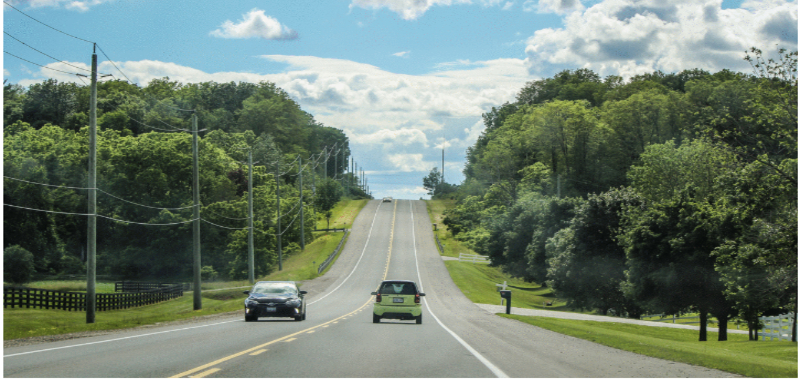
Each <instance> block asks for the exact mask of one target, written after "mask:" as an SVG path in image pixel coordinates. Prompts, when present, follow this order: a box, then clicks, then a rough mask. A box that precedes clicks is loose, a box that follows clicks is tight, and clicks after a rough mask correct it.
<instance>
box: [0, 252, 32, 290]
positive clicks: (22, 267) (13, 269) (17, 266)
mask: <svg viewBox="0 0 800 379" xmlns="http://www.w3.org/2000/svg"><path fill="white" fill-rule="evenodd" d="M34 272H36V266H34V264H33V253H31V252H30V251H28V250H25V249H24V248H22V247H20V246H19V245H14V246H9V247H7V248H6V249H5V250H4V251H3V276H4V277H5V280H7V281H9V282H11V283H13V284H24V283H27V282H29V281H30V280H31V277H33V273H34Z"/></svg>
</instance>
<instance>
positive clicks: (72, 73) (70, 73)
mask: <svg viewBox="0 0 800 379" xmlns="http://www.w3.org/2000/svg"><path fill="white" fill-rule="evenodd" d="M3 52H4V53H6V54H8V55H10V56H12V57H14V58H17V59H19V60H23V61H25V62H28V63H30V64H33V65H37V66H39V67H42V68H46V69H48V70H53V71H58V72H61V73H64V74H69V75H77V76H80V75H81V74H78V73H76V72H66V71H62V70H59V69H55V68H52V67H47V66H45V65H42V64H39V63H36V62H31V61H29V60H27V59H25V58H21V57H18V56H16V55H14V54H11V53H9V52H8V51H6V50H3Z"/></svg>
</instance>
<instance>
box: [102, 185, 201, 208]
mask: <svg viewBox="0 0 800 379" xmlns="http://www.w3.org/2000/svg"><path fill="white" fill-rule="evenodd" d="M97 191H99V192H102V193H104V194H106V195H108V196H111V197H113V198H115V199H117V200H121V201H124V202H126V203H130V204H133V205H138V206H140V207H144V208H150V209H159V210H168V211H173V210H184V209H191V208H194V205H189V206H186V207H178V208H162V207H152V206H149V205H144V204H139V203H135V202H133V201H130V200H125V199H123V198H121V197H117V196H114V195H112V194H110V193H108V192H106V191H103V190H101V189H99V188H98V189H97Z"/></svg>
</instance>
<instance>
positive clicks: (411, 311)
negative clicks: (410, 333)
mask: <svg viewBox="0 0 800 379" xmlns="http://www.w3.org/2000/svg"><path fill="white" fill-rule="evenodd" d="M372 313H373V314H375V315H377V316H379V317H381V318H391V319H401V320H403V319H405V320H411V319H413V318H415V317H417V316H419V315H421V314H422V307H421V306H419V305H411V306H409V305H380V304H375V305H374V306H373V307H372Z"/></svg>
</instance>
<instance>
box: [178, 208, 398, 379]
mask: <svg viewBox="0 0 800 379" xmlns="http://www.w3.org/2000/svg"><path fill="white" fill-rule="evenodd" d="M393 203H394V210H393V211H392V231H391V236H390V237H389V254H388V257H387V258H386V269H385V270H384V271H383V279H382V280H386V275H387V274H388V273H389V261H390V260H391V259H392V241H393V240H394V222H395V218H396V216H397V202H396V201H394V202H393ZM372 298H373V297H372V296H370V298H369V300H367V302H366V303H364V305H362V306H360V307H358V309H356V310H354V311H352V312H350V313H348V314H346V315H343V316H339V317H337V318H335V319H333V320H330V321H328V322H326V323H323V324H319V325H316V326H313V327H311V328H308V329H304V330H301V331H299V332H295V333H292V334H289V335H287V336H283V337H281V338H278V339H275V340H272V341H269V342H267V343H264V344H261V345H258V346H255V347H251V348H249V349H247V350H244V351H240V352H238V353H236V354H232V355H229V356H227V357H224V358H220V359H217V360H216V361H213V362H211V363H207V364H204V365H202V366H199V367H196V368H193V369H191V370H189V371H184V372H182V373H180V374H177V375H174V376H171V378H183V377H188V376H191V377H193V378H202V377H205V376H208V375H211V374H213V373H215V372H217V371H220V369H219V368H214V366H216V365H218V364H220V363H223V362H226V361H229V360H231V359H234V358H236V357H240V356H242V355H246V354H250V353H256V352H257V354H260V353H263V352H264V351H266V350H265V348H266V347H267V346H270V345H272V344H275V343H278V342H289V341H292V340H294V339H295V336H297V335H300V334H303V333H313V332H314V331H315V330H316V329H319V328H323V327H327V326H328V325H330V324H334V323H337V322H339V320H341V319H344V318H346V317H349V316H352V315H354V314H356V313H358V312H361V311H362V310H363V309H364V308H365V307H366V306H368V305H369V303H370V302H372ZM259 350H261V351H259ZM195 373H197V374H196V375H194V374H195Z"/></svg>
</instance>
